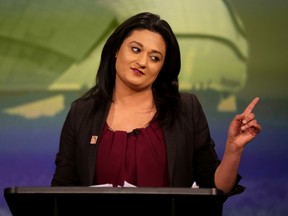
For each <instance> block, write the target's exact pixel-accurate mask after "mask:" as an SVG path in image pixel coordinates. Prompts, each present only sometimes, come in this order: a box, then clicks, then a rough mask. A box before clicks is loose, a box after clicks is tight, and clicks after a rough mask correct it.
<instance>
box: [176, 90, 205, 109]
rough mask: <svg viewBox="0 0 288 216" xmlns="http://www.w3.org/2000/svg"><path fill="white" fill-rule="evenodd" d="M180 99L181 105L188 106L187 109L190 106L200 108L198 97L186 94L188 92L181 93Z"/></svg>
mask: <svg viewBox="0 0 288 216" xmlns="http://www.w3.org/2000/svg"><path fill="white" fill-rule="evenodd" d="M180 97H181V102H182V103H183V105H184V106H188V107H191V106H192V107H194V108H196V107H199V108H201V104H200V102H199V100H198V97H197V96H196V95H195V94H193V93H188V92H181V93H180ZM195 106H196V107H195Z"/></svg>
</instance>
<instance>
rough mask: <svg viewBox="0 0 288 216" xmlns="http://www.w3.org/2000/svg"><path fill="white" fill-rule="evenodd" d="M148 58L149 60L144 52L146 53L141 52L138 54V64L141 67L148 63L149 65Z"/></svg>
mask: <svg viewBox="0 0 288 216" xmlns="http://www.w3.org/2000/svg"><path fill="white" fill-rule="evenodd" d="M147 60H148V57H147V55H146V54H144V53H141V54H139V56H138V59H137V64H138V65H139V66H140V67H141V68H145V67H146V65H147Z"/></svg>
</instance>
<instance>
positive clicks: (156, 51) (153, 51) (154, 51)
mask: <svg viewBox="0 0 288 216" xmlns="http://www.w3.org/2000/svg"><path fill="white" fill-rule="evenodd" d="M132 43H136V44H138V45H139V46H141V47H143V44H141V43H140V42H138V41H131V42H130V43H129V44H132ZM152 53H158V54H159V55H161V56H162V57H163V54H162V53H161V52H160V51H158V50H152Z"/></svg>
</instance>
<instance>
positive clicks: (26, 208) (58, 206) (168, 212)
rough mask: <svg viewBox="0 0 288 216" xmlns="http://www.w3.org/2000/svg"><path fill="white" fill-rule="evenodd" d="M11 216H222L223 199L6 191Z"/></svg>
mask: <svg viewBox="0 0 288 216" xmlns="http://www.w3.org/2000/svg"><path fill="white" fill-rule="evenodd" d="M4 197H5V199H6V202H7V204H8V207H9V208H10V211H11V213H12V215H13V216H18V215H21V216H22V215H29V216H34V215H37V216H40V215H41V216H67V215H69V216H70V215H79V216H86V215H87V216H90V215H91V216H92V215H112V214H117V215H125V216H126V215H133V216H138V215H145V216H151V215H159V216H162V215H164V216H180V215H181V216H182V215H209V216H214V215H215V216H220V215H222V208H223V202H224V201H223V200H224V195H223V193H222V192H221V191H219V190H217V189H215V188H170V187H169V188H150V187H149V188H148V187H147V188H146V187H144V188H138V187H135V188H134V187H66V186H65V187H8V188H5V189H4Z"/></svg>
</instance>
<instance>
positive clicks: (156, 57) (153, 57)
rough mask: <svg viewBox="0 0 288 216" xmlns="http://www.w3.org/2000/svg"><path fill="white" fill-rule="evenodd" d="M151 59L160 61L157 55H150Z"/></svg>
mask: <svg viewBox="0 0 288 216" xmlns="http://www.w3.org/2000/svg"><path fill="white" fill-rule="evenodd" d="M151 59H152V61H153V62H158V61H160V58H159V57H158V56H151Z"/></svg>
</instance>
